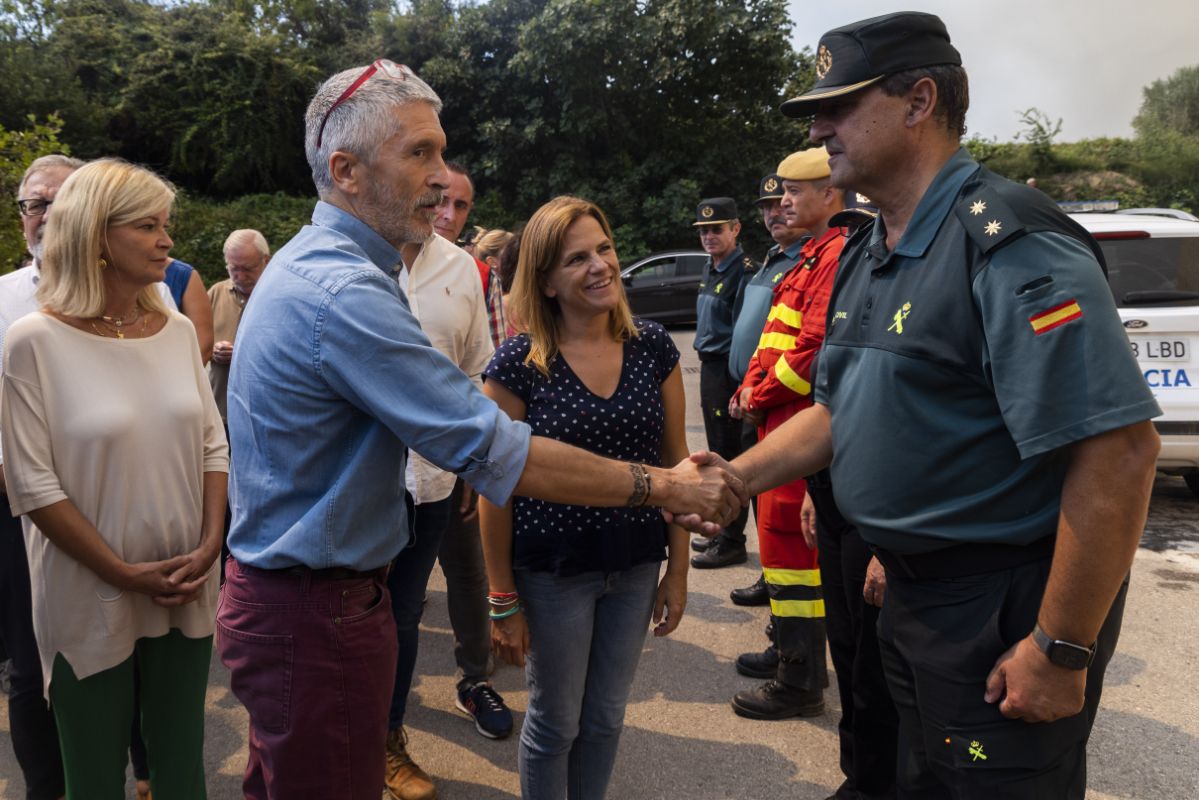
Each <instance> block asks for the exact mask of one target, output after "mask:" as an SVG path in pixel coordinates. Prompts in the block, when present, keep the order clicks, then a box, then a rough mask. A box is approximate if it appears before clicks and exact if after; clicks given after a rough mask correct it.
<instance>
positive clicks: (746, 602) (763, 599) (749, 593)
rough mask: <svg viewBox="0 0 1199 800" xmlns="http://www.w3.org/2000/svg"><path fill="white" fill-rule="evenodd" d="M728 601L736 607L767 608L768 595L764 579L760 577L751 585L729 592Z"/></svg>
mask: <svg viewBox="0 0 1199 800" xmlns="http://www.w3.org/2000/svg"><path fill="white" fill-rule="evenodd" d="M729 599H731V600H732V601H733V605H738V606H768V605H770V594H769V593H768V592H767V591H766V578H765V577H763V576H762V575H759V576H758V579H757V580H756V581H754V582H753V584H752V585H750V586H746V587H745V588H744V589H734V590H733V591H731V592H729Z"/></svg>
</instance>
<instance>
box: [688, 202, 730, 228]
mask: <svg viewBox="0 0 1199 800" xmlns="http://www.w3.org/2000/svg"><path fill="white" fill-rule="evenodd" d="M736 221H737V201H736V200H734V199H733V198H731V197H709V198H707V199H705V200H701V201H699V205H698V206H696V207H695V223H694V224H693V225H692V227H695V225H719V224H721V223H723V222H736Z"/></svg>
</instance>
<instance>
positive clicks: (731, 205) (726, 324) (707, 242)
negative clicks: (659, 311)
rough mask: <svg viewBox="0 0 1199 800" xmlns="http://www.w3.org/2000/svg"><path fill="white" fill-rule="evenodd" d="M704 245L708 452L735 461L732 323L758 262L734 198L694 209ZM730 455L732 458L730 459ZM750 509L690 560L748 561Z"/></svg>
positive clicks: (703, 377)
mask: <svg viewBox="0 0 1199 800" xmlns="http://www.w3.org/2000/svg"><path fill="white" fill-rule="evenodd" d="M694 225H695V228H696V229H697V230H698V231H699V242H700V246H701V247H703V249H704V252H705V253H707V254H708V263H707V264H706V265H705V266H704V278H703V283H701V284H700V287H699V296H698V297H697V298H696V303H695V311H696V322H695V350H696V352H697V353H698V354H699V361H700V371H699V401H700V404H701V405H702V407H703V414H704V433H705V434H706V435H707V439H708V449H709V450H711V451H712V452H715V453H719V454H720V455H721V457H722V458H726V459H731V458H734V457H736V456H738V455H740V454H741V452H742V450H744V447H745V445H744V443H743V441H742V425H741V420H739V419H733V418H732V417H730V416H729V398H730V397H732V396H733V394H734V393H735V392H736V391H737V384H735V383H733V379H732V377H730V375H729V348H730V347H731V345H732V339H733V318H734V316H735V314H736V308H737V297H738V295H739V294H740V293H741V287H742V284H743V283H744V282H745V281H746V280H748V277H749V276H750V275H752V274H753V273H754V272H756V271H757V269H758V263H757V262H756V261H754V260H753V259H752V258H750V257H749V256H747V255H745V253H744V252H743V251H742V249H741V245H739V244H738V243H737V237H738V236H739V235H740V234H741V222H740V220H739V218H738V216H737V202H736V201H735V200H733V198H731V197H709V198H707V199H705V200H701V201H700V204H699V205H698V206H696V209H695V223H694ZM726 454H727V455H726ZM748 519H749V511H748V509H742V510H741V515H740V516H738V517H737V519H736V520H734V521H733V522H731V523H729V525H728V527H726V528H725V529H724V530H722V531H721V532H720V533H718V534H717V535H716V536H714V537H713V538H712V540H711V542H710V544H709V546H708V547H707V548H704V550H703V552H701V553H699V554H698V555H696V556H695V557H693V558H692V559H691V565H692V566H694V567H696V568H699V569H705V568H712V567H727V566H729V565H730V564H742V563H744V562H745V559H746V555H745V523H746V520H748Z"/></svg>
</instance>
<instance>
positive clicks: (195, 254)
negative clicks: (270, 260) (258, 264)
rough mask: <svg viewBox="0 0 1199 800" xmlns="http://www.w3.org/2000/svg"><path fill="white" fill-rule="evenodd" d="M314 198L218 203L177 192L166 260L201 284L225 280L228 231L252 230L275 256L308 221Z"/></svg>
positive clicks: (271, 197) (242, 199)
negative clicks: (192, 272) (180, 264)
mask: <svg viewBox="0 0 1199 800" xmlns="http://www.w3.org/2000/svg"><path fill="white" fill-rule="evenodd" d="M314 205H316V199H315V198H308V197H292V196H289V195H285V194H250V195H245V196H244V197H239V198H237V199H236V200H231V201H229V202H217V201H214V200H209V199H206V198H202V197H195V196H192V195H188V194H186V193H183V192H181V193H180V194H179V199H178V202H177V204H176V207H175V213H174V215H173V217H172V219H171V238H173V239H174V240H175V247H174V249H173V250H172V251H171V255H173V256H175V257H176V258H178V259H180V260H181V261H186V262H187V263H188V264H191V265H192V266H193V267H195V268H196V269H198V270H199V271H200V275H201V277H203V278H204V285H205V286H211V285H212V284H213V283H215V282H216V281H221V280H224V279H225V278H227V277H228V274H227V273H226V272H225V257H224V254H223V253H222V252H221V248H222V247H223V246H224V244H225V239H226V237H228V236H229V234H230V232H232V231H235V230H237V229H238V228H254V229H256V230H258V231H261V232H262V235H263V236H265V237H266V241H267V244H269V245H270V248H271V252H272V253H273V252H275V251H276V250H278V249H279V248H280V247H282V246H283V245H284V244H286V243H287V240H288V239H290V238H291V237H292V236H295V234H296V232H297V231H298V230H300V228H301V227H302V226H304V225H306V224H308V222H309V221H310V220H311V219H312V208H313V206H314Z"/></svg>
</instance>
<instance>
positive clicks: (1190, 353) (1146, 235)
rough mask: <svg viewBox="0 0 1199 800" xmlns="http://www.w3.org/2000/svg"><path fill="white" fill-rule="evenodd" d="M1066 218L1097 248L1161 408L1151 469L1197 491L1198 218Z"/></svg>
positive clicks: (1135, 213)
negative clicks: (1158, 443)
mask: <svg viewBox="0 0 1199 800" xmlns="http://www.w3.org/2000/svg"><path fill="white" fill-rule="evenodd" d="M1070 216H1071V217H1072V218H1073V219H1075V220H1076V221H1077V222H1079V223H1080V224H1081V225H1082V226H1083V227H1084V228H1086V229H1087V230H1088V231H1090V233H1091V235H1092V236H1094V237H1095V238H1096V239H1097V240H1098V241H1099V244H1100V246H1101V247H1102V248H1103V253H1104V256H1105V257H1106V259H1107V270H1108V276H1107V277H1108V284H1109V285H1110V286H1111V289H1112V294H1113V295H1114V296H1115V298H1116V305H1117V306H1118V307H1119V309H1120V318H1121V319H1122V320H1123V321H1124V328H1125V330H1126V331H1127V332H1128V340H1129V343H1130V344H1131V345H1132V352H1133V354H1134V355H1135V356H1136V358H1137V361H1138V362H1139V363H1140V365H1141V369H1142V371H1143V372H1144V375H1145V381H1146V382H1147V383H1148V384H1149V387H1150V388H1151V389H1152V390H1153V395H1154V397H1156V398H1157V402H1158V403H1159V404H1160V405H1161V408H1162V412H1163V413H1162V416H1160V417H1158V418H1157V419H1156V420H1154V425H1156V426H1157V432H1158V433H1159V434H1161V437H1162V450H1161V454H1160V455H1159V456H1158V461H1157V467H1158V469H1159V470H1161V471H1162V472H1166V473H1169V474H1172V475H1182V476H1183V477H1184V478H1185V479H1186V482H1187V485H1188V486H1189V487H1190V488H1191V491H1192V492H1194V493H1195V494H1196V495H1199V356H1197V355H1196V349H1197V348H1199V219H1197V218H1195V217H1193V216H1191V215H1190V214H1186V213H1184V212H1180V211H1173V210H1170V209H1132V210H1130V211H1127V212H1117V213H1115V214H1071V215H1070Z"/></svg>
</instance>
